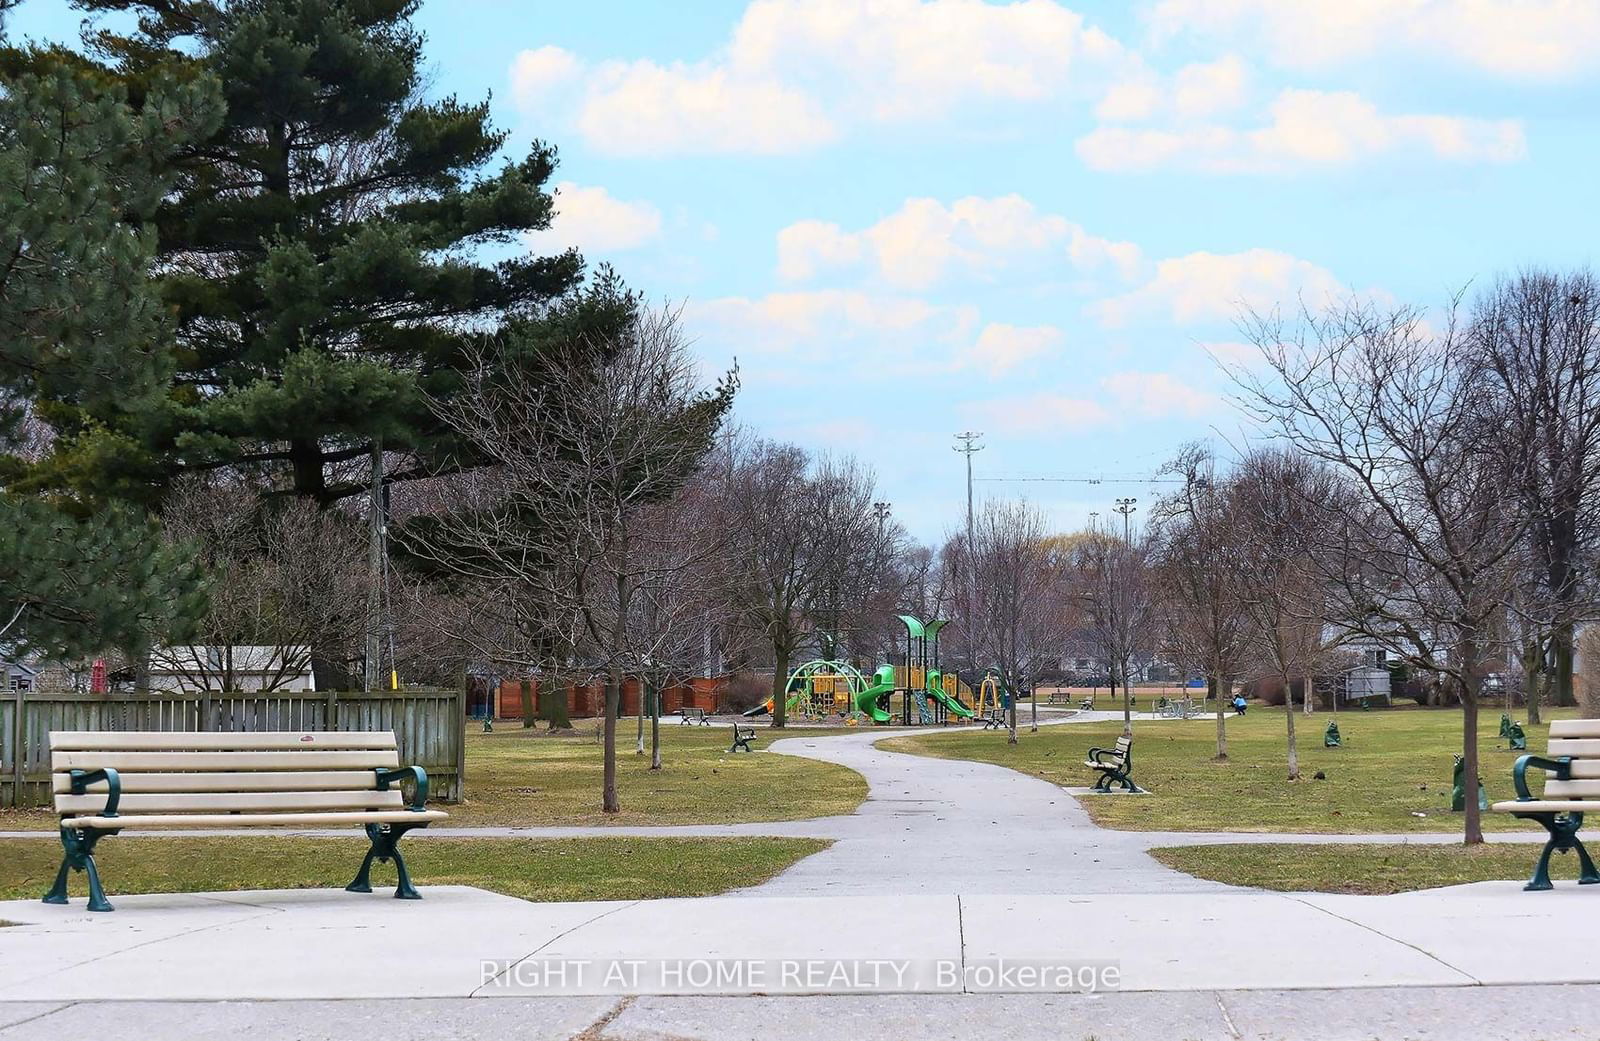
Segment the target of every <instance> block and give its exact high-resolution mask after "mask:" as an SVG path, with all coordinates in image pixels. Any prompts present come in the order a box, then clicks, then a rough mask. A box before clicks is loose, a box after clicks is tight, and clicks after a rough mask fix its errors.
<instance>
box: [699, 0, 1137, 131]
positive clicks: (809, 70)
mask: <svg viewBox="0 0 1600 1041" xmlns="http://www.w3.org/2000/svg"><path fill="white" fill-rule="evenodd" d="M728 60H729V62H730V64H732V65H733V66H734V67H736V68H744V69H761V70H778V71H780V72H782V73H783V74H785V75H787V76H793V77H796V78H798V79H802V80H805V81H808V82H811V83H814V84H816V85H817V86H818V87H819V88H820V89H826V88H827V87H828V86H830V85H842V86H845V87H846V88H847V92H848V94H850V95H851V96H852V101H853V104H854V105H856V106H860V107H862V108H864V109H866V110H867V111H869V112H870V114H871V115H873V116H875V117H877V118H880V119H898V118H903V117H906V116H928V115H936V114H938V113H940V112H942V111H944V110H946V109H947V108H948V107H949V106H951V105H953V104H955V103H957V102H959V101H961V100H963V99H966V98H971V97H978V98H998V99H1003V100H1011V101H1036V100H1040V99H1043V98H1047V97H1051V96H1053V95H1055V94H1057V93H1058V92H1060V91H1061V90H1063V89H1064V88H1066V87H1067V86H1068V85H1069V84H1070V83H1071V82H1072V79H1073V77H1074V76H1076V75H1078V74H1079V73H1080V72H1081V73H1084V74H1085V75H1089V76H1093V75H1099V74H1103V71H1104V70H1105V69H1107V68H1109V67H1111V66H1114V65H1116V64H1118V63H1120V62H1122V61H1124V60H1126V56H1125V52H1124V51H1123V48H1122V46H1121V45H1120V44H1119V43H1117V42H1116V41H1115V40H1114V39H1112V38H1111V37H1110V36H1108V35H1106V34H1105V33H1104V32H1102V31H1100V30H1099V29H1096V28H1094V27H1093V26H1090V25H1088V24H1087V23H1086V22H1085V21H1084V19H1083V16H1082V15H1080V14H1078V13H1076V12H1075V11H1072V10H1070V9H1068V8H1066V7H1064V6H1062V5H1061V4H1058V3H1054V2H1053V0H1023V2H1021V3H1010V4H1003V5H1001V4H990V3H986V2H984V0H926V2H922V0H874V2H870V3H863V2H861V0H756V2H754V3H752V4H751V5H750V6H749V7H748V8H747V9H746V10H745V14H744V17H743V18H742V19H741V20H740V23H739V25H738V27H737V28H736V29H735V30H734V34H733V40H732V43H731V45H730V47H729V54H728Z"/></svg>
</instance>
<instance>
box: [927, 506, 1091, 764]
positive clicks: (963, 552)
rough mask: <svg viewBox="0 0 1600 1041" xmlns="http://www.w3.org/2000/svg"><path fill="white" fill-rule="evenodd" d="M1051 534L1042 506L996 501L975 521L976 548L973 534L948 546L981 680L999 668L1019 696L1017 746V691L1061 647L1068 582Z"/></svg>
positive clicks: (1013, 721) (1012, 732)
mask: <svg viewBox="0 0 1600 1041" xmlns="http://www.w3.org/2000/svg"><path fill="white" fill-rule="evenodd" d="M1049 535H1050V531H1049V528H1048V527H1047V522H1046V520H1045V517H1044V514H1043V513H1042V512H1040V510H1039V509H1038V508H1037V507H1036V506H1033V505H1032V504H1031V503H1028V502H1026V501H1024V500H1018V501H1003V500H994V499H991V500H989V501H987V502H985V503H984V504H983V507H982V509H981V510H980V511H979V512H978V515H977V517H976V518H975V520H974V522H973V526H972V530H971V541H970V545H969V542H968V535H967V532H966V531H965V530H963V531H962V532H960V533H959V534H953V535H951V536H950V538H949V539H948V540H947V541H946V543H945V550H944V554H945V559H946V560H947V562H948V564H947V566H948V569H949V577H948V585H949V587H950V588H951V589H952V590H954V602H955V606H956V612H955V613H956V618H955V623H954V624H955V626H956V628H957V633H958V635H960V636H961V637H963V638H964V640H963V642H964V643H965V644H966V646H967V650H968V654H969V655H970V656H971V658H972V661H973V672H974V675H976V674H977V671H978V669H979V668H980V667H982V666H986V665H993V666H994V667H995V668H997V669H998V670H999V672H1000V680H1001V682H1002V683H1003V684H1004V685H1005V688H1006V689H1007V690H1008V691H1010V692H1011V695H1012V696H1011V698H1010V699H1009V700H1010V705H1011V709H1010V712H1009V713H1008V716H1007V730H1008V732H1009V733H1008V738H1007V740H1008V741H1009V743H1011V744H1016V743H1017V698H1016V695H1017V693H1018V692H1019V691H1020V690H1021V689H1022V688H1023V687H1024V686H1025V685H1027V684H1028V683H1029V682H1030V680H1031V678H1032V677H1033V676H1034V675H1035V674H1036V673H1037V671H1038V668H1039V666H1040V663H1041V662H1042V661H1044V660H1046V659H1053V658H1054V657H1055V655H1056V654H1057V653H1058V652H1059V649H1060V638H1061V634H1062V631H1063V628H1062V626H1061V624H1060V620H1059V617H1058V613H1059V608H1060V603H1061V583H1060V580H1059V574H1058V571H1057V567H1056V561H1055V559H1054V558H1053V555H1052V554H1051V547H1050V540H1049ZM1034 729H1035V730H1037V729H1038V725H1037V719H1036V720H1035V723H1034Z"/></svg>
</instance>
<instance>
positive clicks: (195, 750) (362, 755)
mask: <svg viewBox="0 0 1600 1041" xmlns="http://www.w3.org/2000/svg"><path fill="white" fill-rule="evenodd" d="M50 768H51V771H52V774H51V784H52V787H53V789H54V792H55V807H56V814H57V815H58V816H59V817H60V818H61V822H60V823H61V845H62V847H63V848H64V849H65V855H64V856H63V857H62V861H61V869H60V870H59V871H58V872H56V880H55V885H53V886H51V887H50V892H49V893H47V894H45V898H44V902H45V903H47V904H64V903H66V902H67V875H68V872H69V871H82V872H84V873H85V874H87V875H88V876H89V910H91V911H110V910H112V907H111V904H110V903H109V902H108V901H107V900H106V896H105V891H104V890H103V889H102V888H101V887H100V874H99V872H98V871H97V870H96V869H95V864H94V847H95V844H96V843H97V842H99V841H100V840H101V839H102V838H104V837H105V836H107V835H115V834H117V833H118V832H119V831H126V830H129V829H139V830H149V831H166V830H174V829H181V828H263V827H273V826H279V825H293V826H298V827H326V826H329V825H335V824H360V825H362V826H363V827H364V828H365V829H366V833H367V838H368V840H369V842H370V843H371V846H370V848H369V849H368V850H367V855H366V858H365V859H364V860H363V861H362V862H361V870H360V871H358V872H357V873H356V877H355V880H354V881H352V882H351V883H350V884H349V885H348V886H346V887H345V888H346V889H348V890H350V891H351V892H353V893H370V892H372V883H371V880H370V872H371V870H372V862H373V860H374V859H377V860H379V861H382V862H385V863H387V862H388V861H391V860H392V861H394V865H395V870H396V872H397V873H398V874H399V877H400V882H399V886H398V888H396V889H395V894H394V895H395V896H396V897H399V898H400V899H403V900H417V899H420V898H421V896H420V894H418V892H417V891H416V888H415V887H413V886H412V884H411V877H410V875H409V874H408V873H407V872H406V863H405V860H404V859H402V858H401V856H400V851H399V849H398V848H397V847H396V844H397V843H398V842H399V841H400V839H401V837H402V836H403V835H405V833H406V832H408V831H411V830H413V829H415V828H425V827H427V826H428V825H429V824H431V823H432V822H433V821H436V820H443V819H444V818H445V817H446V816H448V814H446V813H444V812H442V811H440V810H429V809H426V808H425V804H426V802H427V799H428V775H427V773H426V772H425V771H424V770H423V769H422V767H420V766H406V767H401V766H400V758H399V752H398V751H397V750H396V745H395V736H394V733H393V732H392V731H378V732H374V733H359V732H357V733H342V732H333V733H313V734H303V733H255V734H193V733H183V732H175V731H52V732H51V734H50ZM408 778H409V779H411V780H412V781H413V782H414V784H415V790H414V793H413V797H412V800H411V803H410V804H409V805H408V804H407V803H406V802H405V798H404V794H403V793H402V792H401V790H400V787H399V783H398V782H400V781H402V780H405V779H408Z"/></svg>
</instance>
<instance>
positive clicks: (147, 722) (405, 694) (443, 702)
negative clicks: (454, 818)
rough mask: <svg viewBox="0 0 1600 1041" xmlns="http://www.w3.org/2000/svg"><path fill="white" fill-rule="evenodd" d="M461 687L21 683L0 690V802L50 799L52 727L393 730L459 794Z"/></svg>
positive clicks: (412, 758) (438, 791) (446, 792)
mask: <svg viewBox="0 0 1600 1041" xmlns="http://www.w3.org/2000/svg"><path fill="white" fill-rule="evenodd" d="M463 698H464V694H463V693H462V692H461V691H450V690H399V691H363V692H355V693H339V694H328V693H314V692H310V691H280V692H274V693H270V694H255V693H190V694H173V693H167V692H156V691H149V692H144V693H136V694H130V693H115V694H78V693H65V694H58V693H50V692H39V691H30V692H28V693H27V694H25V695H24V696H23V697H22V698H21V699H18V698H17V697H16V696H15V695H12V694H11V693H10V692H6V696H5V697H4V698H3V700H0V807H6V806H47V805H49V804H50V732H51V731H52V730H124V731H136V730H181V731H187V732H195V731H199V732H205V733H230V734H236V733H259V732H262V731H283V730H288V731H309V732H316V731H325V730H330V729H332V730H392V731H394V735H395V739H396V741H397V743H398V744H399V747H400V761H401V762H402V763H416V764H418V765H419V766H421V767H422V768H423V769H425V770H427V771H428V780H429V784H430V788H431V791H432V795H433V797H434V798H436V799H442V800H444V801H446V802H458V801H460V799H461V789H462V780H463V778H464V776H465V760H466V729H465V717H464V715H463V714H462V713H463V712H464V702H463Z"/></svg>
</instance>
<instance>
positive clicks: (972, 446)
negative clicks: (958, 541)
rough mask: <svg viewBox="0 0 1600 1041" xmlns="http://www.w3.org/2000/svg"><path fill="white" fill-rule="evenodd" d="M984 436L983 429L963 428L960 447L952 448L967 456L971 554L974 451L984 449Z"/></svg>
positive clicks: (968, 545) (957, 437)
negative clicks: (981, 443)
mask: <svg viewBox="0 0 1600 1041" xmlns="http://www.w3.org/2000/svg"><path fill="white" fill-rule="evenodd" d="M982 436H983V432H982V431H978V430H963V431H962V432H961V433H959V434H957V435H956V440H957V441H960V442H961V445H960V447H958V448H953V449H951V451H954V452H960V453H961V454H962V455H964V456H966V457H967V554H968V555H969V556H970V555H971V553H972V455H973V453H974V452H981V451H983V448H984V446H983V445H980V444H978V438H980V437H982Z"/></svg>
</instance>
